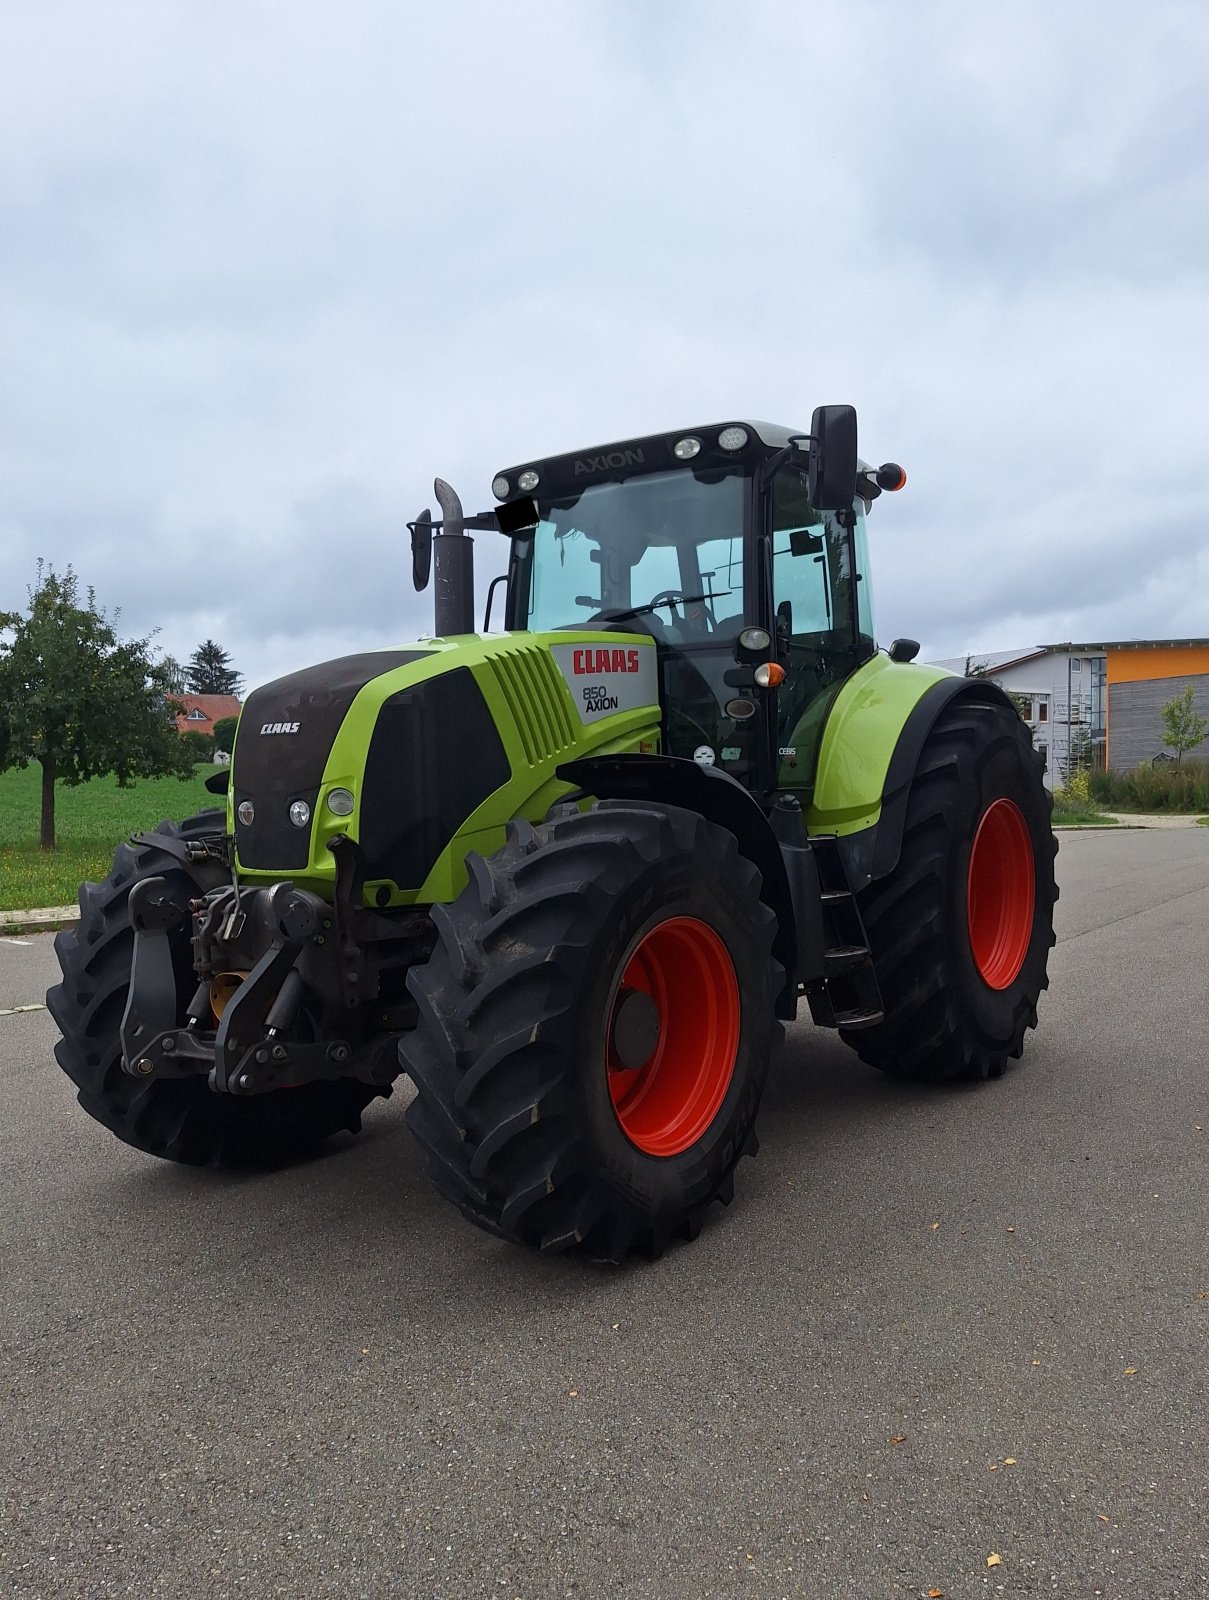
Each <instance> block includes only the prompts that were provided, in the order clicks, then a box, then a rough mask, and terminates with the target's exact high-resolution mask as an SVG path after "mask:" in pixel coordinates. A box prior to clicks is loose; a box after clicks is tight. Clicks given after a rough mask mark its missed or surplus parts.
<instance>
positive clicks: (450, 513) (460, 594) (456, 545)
mask: <svg viewBox="0 0 1209 1600" xmlns="http://www.w3.org/2000/svg"><path fill="white" fill-rule="evenodd" d="M432 488H433V493H434V494H435V495H436V497H437V504H438V505H439V506H440V508H441V521H442V524H443V526H442V528H441V531H440V533H438V534H434V536H433V541H432V563H433V569H434V573H435V582H434V585H433V609H434V612H435V618H434V623H435V628H436V633H437V636H438V637H443V636H444V635H446V634H451V633H473V632H474V540H473V539H471V538H470V536H469V534H467V532H466V530H465V528H464V527H463V521H464V517H463V513H462V502H461V501H460V500H459V499H458V497H457V495H456V494H455V493H454V491H453V489H452V488H451V487H450V485H449V484H447V483H446V482H445V480H444V478H437V479H436V481H435V482H434V483H433V486H432Z"/></svg>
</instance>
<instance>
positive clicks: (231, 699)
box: [171, 694, 240, 733]
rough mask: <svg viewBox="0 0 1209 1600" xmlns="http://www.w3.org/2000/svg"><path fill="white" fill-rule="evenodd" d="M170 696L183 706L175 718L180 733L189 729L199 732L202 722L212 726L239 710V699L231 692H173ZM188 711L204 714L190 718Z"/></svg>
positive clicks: (236, 713) (237, 712)
mask: <svg viewBox="0 0 1209 1600" xmlns="http://www.w3.org/2000/svg"><path fill="white" fill-rule="evenodd" d="M171 698H172V699H173V700H175V701H176V702H177V703H178V704H179V705H182V706H184V708H185V709H184V711H183V712H178V713H177V718H176V725H177V727H178V728H179V729H180V730H181V732H182V733H186V732H188V731H189V730H190V729H193V730H194V731H196V732H197V733H200V732H201V731H202V724H203V722H204V723H206V724H208V725H209V727H211V728H212V727H213V726H214V724H215V723H216V722H221V721H222V720H223V718H224V717H237V716H238V715H239V712H240V703H239V699H238V697H237V696H236V695H233V694H174V695H172V696H171ZM190 711H201V712H204V714H205V715H204V717H193V718H190V716H189V712H190Z"/></svg>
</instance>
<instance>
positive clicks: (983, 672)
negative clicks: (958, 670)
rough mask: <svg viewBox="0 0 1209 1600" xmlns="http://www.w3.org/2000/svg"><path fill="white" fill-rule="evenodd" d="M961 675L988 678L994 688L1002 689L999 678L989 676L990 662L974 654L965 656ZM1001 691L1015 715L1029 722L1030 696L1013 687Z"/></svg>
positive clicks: (1031, 713)
mask: <svg viewBox="0 0 1209 1600" xmlns="http://www.w3.org/2000/svg"><path fill="white" fill-rule="evenodd" d="M962 676H963V677H966V678H989V679H990V681H991V682H992V683H993V684H995V686H996V688H999V689H1003V685H1002V684H1001V683H1000V682H999V680H998V679H997V678H994V677H992V676H991V665H990V662H989V661H978V660H976V659H975V657H974V656H967V657H966V665H965V671H964V673H963V674H962ZM1003 692H1004V694H1006V695H1007V697H1008V699H1009V700H1010V701H1011V702H1012V705H1013V706H1014V707H1015V708H1016V715H1017V716H1018V717H1019V718H1020V720H1021V721H1022V722H1031V721H1032V717H1033V700H1032V696H1031V695H1027V694H1019V693H1017V691H1016V690H1015V689H1003Z"/></svg>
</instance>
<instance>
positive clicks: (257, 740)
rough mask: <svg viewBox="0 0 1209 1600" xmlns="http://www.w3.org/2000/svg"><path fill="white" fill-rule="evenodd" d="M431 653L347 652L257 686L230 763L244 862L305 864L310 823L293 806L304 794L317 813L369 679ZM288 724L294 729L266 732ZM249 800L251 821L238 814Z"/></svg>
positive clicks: (279, 867)
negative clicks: (331, 764) (293, 813)
mask: <svg viewBox="0 0 1209 1600" xmlns="http://www.w3.org/2000/svg"><path fill="white" fill-rule="evenodd" d="M426 654H427V652H426V651H423V650H373V651H367V652H365V653H364V654H362V655H356V656H342V657H340V659H338V660H336V661H325V662H323V663H321V664H320V665H319V666H317V667H308V668H307V669H306V671H305V672H297V673H294V674H293V676H291V677H288V678H278V679H276V680H275V681H274V682H273V683H266V684H265V685H264V686H263V687H262V688H260V689H255V690H253V692H252V693H251V694H250V695H249V696H248V700H247V704H246V705H245V706H244V708H243V711H242V713H241V715H240V719H239V730H238V734H237V737H236V741H235V755H234V758H233V761H232V770H231V788H232V790H233V792H234V796H235V813H236V819H237V820H236V823H235V844H236V849H237V850H238V852H239V861H240V865H241V866H245V867H252V868H258V869H260V870H262V871H263V870H273V871H281V872H297V871H299V870H301V869H302V868H304V867H305V866H306V864H307V861H308V860H309V857H310V835H311V830H310V828H309V827H308V828H296V827H295V826H294V825H293V823H292V822H291V821H290V806H291V805H292V804H293V802H294V801H295V800H305V801H306V802H307V804H308V805H309V806H310V808H311V811H312V814H313V813H314V810H315V802H316V800H317V798H318V794H319V786H320V784H321V783H322V781H323V769H324V767H325V766H326V765H327V758H328V756H329V755H330V754H331V751H332V745H333V744H334V743H335V741H336V734H337V733H338V732H339V730H340V724H341V723H342V722H343V721H344V719H345V717H346V715H347V714H348V709H349V707H350V706H351V705H352V703H353V701H354V700H355V699H356V697H357V695H358V694H359V692H360V691H361V690H362V689H363V688H364V687H365V685H366V684H367V683H369V682H371V681H372V680H373V679H374V678H377V677H380V676H381V675H382V673H384V672H393V671H394V669H395V668H396V667H405V666H407V665H408V663H409V662H412V661H418V660H420V659H421V658H422V657H423V656H424V655H426ZM283 727H284V728H286V729H289V730H291V731H288V732H280V731H279V732H272V731H269V732H266V731H264V730H266V729H269V730H272V729H274V728H276V729H281V728H283ZM295 729H296V731H293V730H295ZM243 800H251V802H252V804H253V805H254V807H255V808H256V816H255V820H254V821H253V822H252V824H251V826H250V827H249V826H248V825H246V824H245V823H242V822H240V821H239V820H238V816H239V805H240V802H241V801H243Z"/></svg>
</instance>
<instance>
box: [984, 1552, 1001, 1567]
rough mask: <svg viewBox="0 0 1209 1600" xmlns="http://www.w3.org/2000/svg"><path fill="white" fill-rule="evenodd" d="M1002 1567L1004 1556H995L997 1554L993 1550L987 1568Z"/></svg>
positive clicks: (988, 1558)
mask: <svg viewBox="0 0 1209 1600" xmlns="http://www.w3.org/2000/svg"><path fill="white" fill-rule="evenodd" d="M1002 1565H1003V1557H1002V1556H997V1555H996V1554H995V1552H994V1551H993V1550H992V1551H991V1553H990V1555H989V1556H988V1557H987V1566H988V1567H1001V1566H1002Z"/></svg>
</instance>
